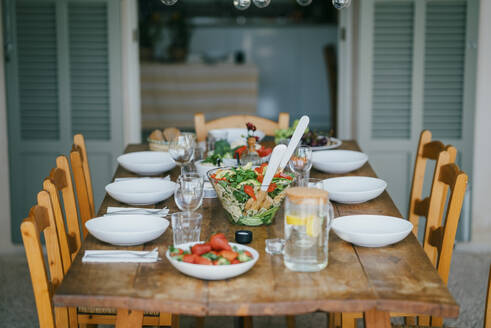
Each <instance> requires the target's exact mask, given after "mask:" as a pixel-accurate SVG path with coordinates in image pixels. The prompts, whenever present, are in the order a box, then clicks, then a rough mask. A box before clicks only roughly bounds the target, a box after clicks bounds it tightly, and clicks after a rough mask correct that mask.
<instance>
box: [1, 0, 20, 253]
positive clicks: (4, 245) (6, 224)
mask: <svg viewBox="0 0 491 328" xmlns="http://www.w3.org/2000/svg"><path fill="white" fill-rule="evenodd" d="M2 18H3V15H2V6H0V45H3V31H2V27H3V22H2ZM3 58H4V56H3V46H1V47H0V59H1V60H0V253H2V252H8V251H11V250H13V249H16V248H18V246H17V247H16V246H14V245H13V244H12V241H11V237H10V189H9V161H8V139H7V104H6V94H5V67H4V61H3Z"/></svg>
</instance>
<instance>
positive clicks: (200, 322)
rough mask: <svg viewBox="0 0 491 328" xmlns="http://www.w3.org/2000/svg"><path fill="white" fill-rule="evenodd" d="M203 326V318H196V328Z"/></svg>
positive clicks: (202, 327)
mask: <svg viewBox="0 0 491 328" xmlns="http://www.w3.org/2000/svg"><path fill="white" fill-rule="evenodd" d="M204 326H205V317H196V326H195V327H196V328H204Z"/></svg>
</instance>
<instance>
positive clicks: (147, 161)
mask: <svg viewBox="0 0 491 328" xmlns="http://www.w3.org/2000/svg"><path fill="white" fill-rule="evenodd" d="M118 163H119V164H120V165H121V166H122V167H124V168H125V169H127V170H128V171H131V172H134V173H136V174H139V175H158V174H162V173H164V172H166V171H169V170H172V169H173V168H174V167H175V166H176V162H174V160H173V159H172V157H171V156H170V155H169V153H167V152H155V151H139V152H135V153H128V154H124V155H121V156H119V157H118Z"/></svg>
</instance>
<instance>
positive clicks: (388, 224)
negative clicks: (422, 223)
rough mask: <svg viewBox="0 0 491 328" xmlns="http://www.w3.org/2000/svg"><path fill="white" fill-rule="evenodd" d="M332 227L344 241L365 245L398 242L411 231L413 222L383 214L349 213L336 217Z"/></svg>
mask: <svg viewBox="0 0 491 328" xmlns="http://www.w3.org/2000/svg"><path fill="white" fill-rule="evenodd" d="M332 229H333V230H334V232H335V233H336V235H338V236H339V238H341V239H343V240H344V241H347V242H350V243H352V244H355V245H358V246H364V247H383V246H387V245H391V244H394V243H397V242H399V241H401V240H403V239H404V238H406V236H407V235H408V234H409V233H410V232H411V230H412V229H413V225H412V224H411V222H409V221H407V220H404V219H400V218H396V217H392V216H383V215H349V216H342V217H339V218H336V219H334V221H333V223H332Z"/></svg>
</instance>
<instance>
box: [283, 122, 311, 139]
mask: <svg viewBox="0 0 491 328" xmlns="http://www.w3.org/2000/svg"><path fill="white" fill-rule="evenodd" d="M299 121H300V120H295V121H294V122H293V125H292V126H291V127H289V128H288V129H277V130H275V131H274V142H275V143H279V142H280V141H281V140H285V139H288V138H290V137H291V136H292V135H293V132H295V129H296V128H297V125H298V122H299ZM307 132H309V129H308V128H307V129H305V133H307Z"/></svg>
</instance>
